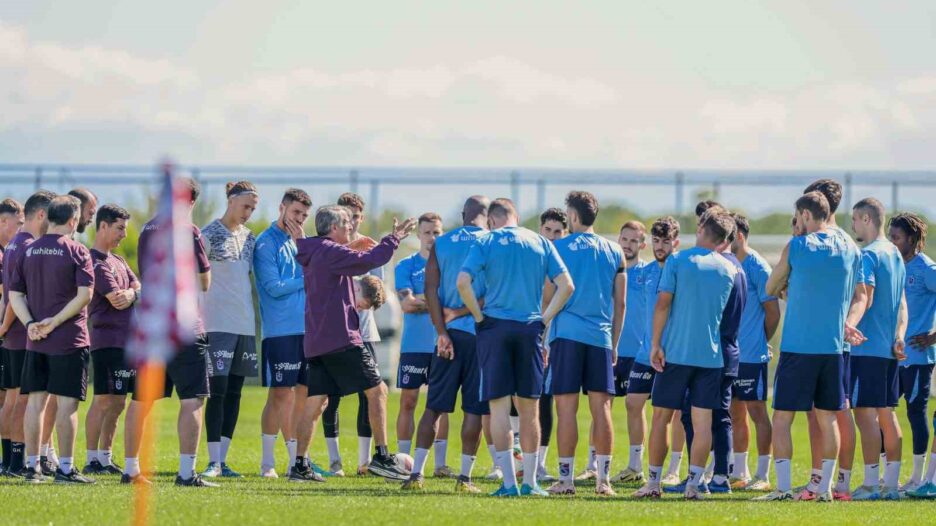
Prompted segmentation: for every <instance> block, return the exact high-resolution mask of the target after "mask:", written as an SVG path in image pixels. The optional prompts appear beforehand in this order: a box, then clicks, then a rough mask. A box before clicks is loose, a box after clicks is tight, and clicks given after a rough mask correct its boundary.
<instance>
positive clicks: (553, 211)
mask: <svg viewBox="0 0 936 526" xmlns="http://www.w3.org/2000/svg"><path fill="white" fill-rule="evenodd" d="M539 219H540V226H543V225H545V224H546V221H556V222H558V223H559V224H561V225H562V228H564V229H566V230H568V229H569V216H567V215H566V213H565V212H564V211H563V210H562V209H561V208H556V207H553V208H547V209H546V211H545V212H543V213H542V214H540V218H539Z"/></svg>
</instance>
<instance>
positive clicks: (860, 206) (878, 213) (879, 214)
mask: <svg viewBox="0 0 936 526" xmlns="http://www.w3.org/2000/svg"><path fill="white" fill-rule="evenodd" d="M852 210H855V211H857V212H861V213H863V214H868V217H870V218H871V222H872V223H874V226H876V227H878V228H881V226H882V225H883V224H884V216H885V214H886V212H885V211H884V205H883V204H882V203H881V202H880V201H878V200H877V199H875V198H873V197H865V198H864V199H862V200H861V201H858V202H857V203H855V206H853V207H852Z"/></svg>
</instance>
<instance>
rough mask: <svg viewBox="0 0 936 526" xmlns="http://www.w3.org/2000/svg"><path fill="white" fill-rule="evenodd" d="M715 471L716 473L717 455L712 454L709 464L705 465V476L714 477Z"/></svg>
mask: <svg viewBox="0 0 936 526" xmlns="http://www.w3.org/2000/svg"><path fill="white" fill-rule="evenodd" d="M713 473H715V455H711V456H710V458H709V462H708V465H707V466H705V473H704V475H705V478H712V474H713Z"/></svg>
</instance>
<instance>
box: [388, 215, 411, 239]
mask: <svg viewBox="0 0 936 526" xmlns="http://www.w3.org/2000/svg"><path fill="white" fill-rule="evenodd" d="M413 230H416V218H415V217H410V218H408V219H406V220H405V221H403V223H399V222H398V221H397V218H395V217H394V218H393V235H394V236H396V237H397V238H398V239H404V238H406V236H408V235H410V233H412V232H413Z"/></svg>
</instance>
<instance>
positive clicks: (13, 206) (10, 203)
mask: <svg viewBox="0 0 936 526" xmlns="http://www.w3.org/2000/svg"><path fill="white" fill-rule="evenodd" d="M22 213H23V205H21V204H20V203H19V201H17V200H16V199H13V198H12V197H7V198H6V199H4V200H3V201H0V215H3V214H13V215H19V214H22Z"/></svg>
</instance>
